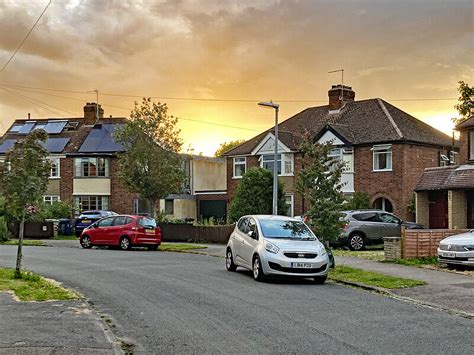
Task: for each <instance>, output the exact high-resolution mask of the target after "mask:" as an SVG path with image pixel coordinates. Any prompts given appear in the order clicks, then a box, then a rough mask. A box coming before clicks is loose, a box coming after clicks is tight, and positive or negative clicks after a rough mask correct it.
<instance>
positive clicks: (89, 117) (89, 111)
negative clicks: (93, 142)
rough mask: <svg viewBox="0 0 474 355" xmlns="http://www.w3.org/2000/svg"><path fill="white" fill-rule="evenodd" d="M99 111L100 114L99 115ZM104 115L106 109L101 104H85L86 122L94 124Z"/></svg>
mask: <svg viewBox="0 0 474 355" xmlns="http://www.w3.org/2000/svg"><path fill="white" fill-rule="evenodd" d="M97 113H98V114H99V115H98V116H99V117H97ZM103 117H104V109H103V108H102V107H100V104H96V103H95V102H88V103H87V104H86V105H85V106H84V124H86V125H94V124H95V123H96V122H97V121H98V119H99V118H103Z"/></svg>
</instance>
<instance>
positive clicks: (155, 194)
mask: <svg viewBox="0 0 474 355" xmlns="http://www.w3.org/2000/svg"><path fill="white" fill-rule="evenodd" d="M177 122H178V119H177V118H176V117H174V116H170V115H168V107H167V105H166V104H161V103H159V102H158V103H155V102H152V101H151V99H150V98H143V101H142V103H141V105H140V106H139V105H138V103H137V102H135V107H134V108H133V110H132V112H131V113H130V120H128V121H127V122H126V123H125V125H124V126H123V127H121V128H118V129H117V130H116V131H115V133H114V139H115V141H116V142H117V143H120V144H121V145H122V146H123V147H124V149H125V152H124V153H122V154H120V156H119V164H120V168H119V179H120V181H121V182H122V183H123V184H124V185H125V186H126V187H127V188H128V189H129V190H130V191H132V192H137V193H139V195H140V197H141V198H143V199H146V200H148V201H149V202H150V204H151V206H153V210H152V213H153V215H154V208H155V206H156V202H157V201H159V200H160V199H163V198H166V196H168V195H169V194H172V193H178V192H179V191H180V190H181V188H182V185H183V182H184V178H185V174H184V169H183V161H182V159H181V156H180V155H179V151H180V150H181V147H182V144H183V142H182V140H181V138H180V137H179V133H180V130H179V129H177V128H176V124H177Z"/></svg>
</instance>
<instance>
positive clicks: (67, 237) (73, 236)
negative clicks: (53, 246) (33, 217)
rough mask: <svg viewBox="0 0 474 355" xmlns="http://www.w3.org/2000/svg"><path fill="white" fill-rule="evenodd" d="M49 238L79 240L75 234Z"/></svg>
mask: <svg viewBox="0 0 474 355" xmlns="http://www.w3.org/2000/svg"><path fill="white" fill-rule="evenodd" d="M51 240H79V238H78V237H76V236H75V235H57V236H55V237H53V238H51Z"/></svg>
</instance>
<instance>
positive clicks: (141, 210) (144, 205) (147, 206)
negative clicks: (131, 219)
mask: <svg viewBox="0 0 474 355" xmlns="http://www.w3.org/2000/svg"><path fill="white" fill-rule="evenodd" d="M152 212H153V207H152V203H151V202H150V200H147V199H144V198H136V199H135V200H133V213H134V214H136V215H139V216H143V215H145V216H146V215H151V214H152Z"/></svg>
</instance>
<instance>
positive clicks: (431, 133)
mask: <svg viewBox="0 0 474 355" xmlns="http://www.w3.org/2000/svg"><path fill="white" fill-rule="evenodd" d="M329 127H330V128H332V129H333V130H334V131H336V132H337V133H339V134H340V135H341V136H342V137H344V138H345V139H346V140H347V141H349V142H351V144H353V145H363V144H373V143H385V142H407V141H409V142H415V143H419V144H424V145H436V146H443V147H448V146H451V145H452V138H451V137H450V136H448V135H447V134H444V133H443V132H441V131H438V130H437V129H436V128H434V127H431V126H430V125H428V124H426V123H424V122H422V121H420V120H418V119H417V118H415V117H413V116H411V115H409V114H408V113H406V112H404V111H402V110H400V109H399V108H397V107H395V106H393V105H391V104H389V103H388V102H386V101H384V100H382V99H369V100H361V101H354V102H348V103H346V105H345V106H344V107H343V108H342V109H341V110H339V111H338V112H336V113H329V106H328V105H325V106H318V107H310V108H307V109H305V110H303V111H301V112H300V113H298V114H296V115H294V116H293V117H290V118H289V119H287V120H286V121H283V122H282V123H280V124H279V125H278V129H279V136H278V138H279V140H280V141H281V142H282V143H283V144H285V145H286V146H287V147H288V148H290V149H291V150H294V151H298V150H299V146H300V145H301V143H302V142H303V140H304V137H305V135H306V134H309V135H310V137H311V138H314V137H316V136H317V135H318V134H320V133H321V131H322V130H325V129H328V128H329ZM268 132H273V128H270V129H268V130H267V131H265V132H262V133H260V134H259V135H257V136H255V137H254V138H251V139H250V140H248V141H246V142H245V143H243V144H241V145H239V146H238V147H236V148H234V149H232V150H230V151H228V152H226V153H225V154H224V155H226V156H234V155H247V154H250V152H251V151H252V150H253V149H254V148H255V147H256V146H257V145H258V144H259V143H260V141H261V139H263V137H265V135H266V134H267V133H268Z"/></svg>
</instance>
